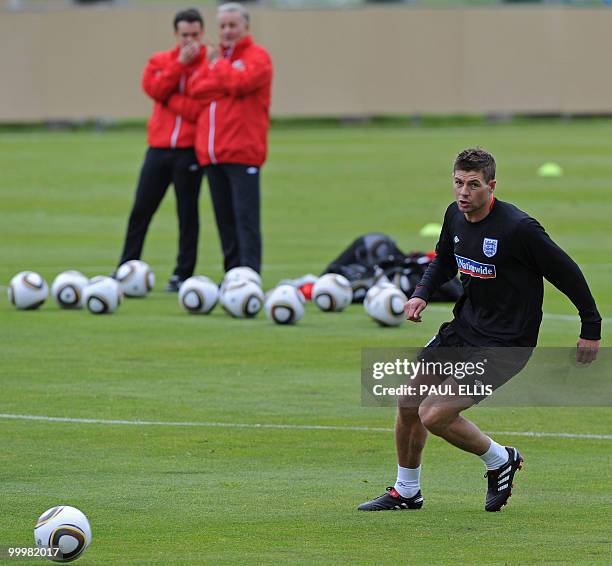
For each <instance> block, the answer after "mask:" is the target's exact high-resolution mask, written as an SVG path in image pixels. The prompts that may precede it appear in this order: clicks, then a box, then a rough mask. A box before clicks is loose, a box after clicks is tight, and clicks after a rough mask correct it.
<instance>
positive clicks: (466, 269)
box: [455, 254, 497, 279]
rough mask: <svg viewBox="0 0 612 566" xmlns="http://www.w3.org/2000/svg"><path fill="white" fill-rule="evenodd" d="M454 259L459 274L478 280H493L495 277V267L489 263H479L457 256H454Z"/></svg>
mask: <svg viewBox="0 0 612 566" xmlns="http://www.w3.org/2000/svg"><path fill="white" fill-rule="evenodd" d="M455 259H456V260H457V267H459V271H460V272H461V273H465V274H466V275H470V276H471V277H478V278H479V279H495V277H497V272H496V271H495V266H494V265H492V264H490V263H480V262H479V261H474V260H473V259H470V258H469V257H461V256H460V255H457V254H455Z"/></svg>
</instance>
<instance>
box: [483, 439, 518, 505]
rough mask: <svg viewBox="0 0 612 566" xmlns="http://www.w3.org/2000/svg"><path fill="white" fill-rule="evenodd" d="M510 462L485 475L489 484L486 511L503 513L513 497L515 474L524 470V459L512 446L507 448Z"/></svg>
mask: <svg viewBox="0 0 612 566" xmlns="http://www.w3.org/2000/svg"><path fill="white" fill-rule="evenodd" d="M506 450H507V451H508V461H507V462H506V463H505V464H504V465H503V466H502V467H501V468H498V469H497V470H488V471H487V473H486V474H485V478H487V480H488V483H489V489H488V490H487V499H486V502H485V511H501V508H502V507H503V506H504V505H506V503H508V499H509V497H510V496H511V495H512V488H513V487H514V486H513V484H512V480H513V479H514V474H516V472H517V471H518V470H520V469H522V468H523V461H524V460H523V457H522V456H521V455H520V454H519V451H518V450H517V449H516V448H513V447H512V446H506Z"/></svg>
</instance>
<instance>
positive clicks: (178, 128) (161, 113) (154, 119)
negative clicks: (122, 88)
mask: <svg viewBox="0 0 612 566" xmlns="http://www.w3.org/2000/svg"><path fill="white" fill-rule="evenodd" d="M179 51H180V48H179V47H178V46H177V47H175V48H174V49H172V50H170V51H162V52H160V53H155V55H153V56H152V57H151V58H150V59H149V62H148V64H147V66H146V67H145V70H144V73H143V75H142V89H143V90H144V91H145V92H146V93H147V94H148V95H149V96H150V97H151V98H152V99H153V100H154V101H155V106H154V107H153V114H152V116H151V119H150V120H149V123H148V124H147V128H148V138H147V141H148V144H149V145H150V146H151V147H159V148H175V147H193V146H194V145H195V137H196V125H195V123H194V122H193V121H191V122H190V121H189V120H188V119H186V117H184V116H182V115H181V114H180V113H176V112H174V111H173V110H172V109H171V108H170V107H169V106H168V105H167V102H168V100H169V98H170V97H171V95H173V94H175V93H176V94H179V95H180V94H184V93H185V92H186V89H187V82H188V81H189V79H190V77H191V76H192V75H193V73H194V71H195V70H196V69H197V68H199V67H200V65H202V62H203V61H205V60H206V48H205V47H202V48H201V49H200V54H199V55H198V57H197V58H196V59H195V60H194V61H192V62H191V63H190V64H189V65H183V64H182V63H179V61H178V54H179Z"/></svg>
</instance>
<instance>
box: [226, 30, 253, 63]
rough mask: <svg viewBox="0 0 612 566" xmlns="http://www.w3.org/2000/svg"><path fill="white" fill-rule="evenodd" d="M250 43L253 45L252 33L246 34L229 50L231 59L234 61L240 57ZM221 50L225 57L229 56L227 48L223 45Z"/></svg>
mask: <svg viewBox="0 0 612 566" xmlns="http://www.w3.org/2000/svg"><path fill="white" fill-rule="evenodd" d="M250 45H253V38H252V37H251V36H250V35H245V36H244V37H243V38H242V39H241V40H240V41H239V42H238V43H236V45H234V48H233V49H232V50H231V51H230V52H229V59H231V60H232V61H233V60H235V59H238V58H239V57H240V55H242V53H244V51H245V50H246V48H247V47H249V46H250ZM221 52H222V53H223V55H224V56H225V57H228V53H227V50H225V49H224V48H223V47H221Z"/></svg>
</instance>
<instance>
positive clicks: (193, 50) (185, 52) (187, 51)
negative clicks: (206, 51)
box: [178, 41, 200, 65]
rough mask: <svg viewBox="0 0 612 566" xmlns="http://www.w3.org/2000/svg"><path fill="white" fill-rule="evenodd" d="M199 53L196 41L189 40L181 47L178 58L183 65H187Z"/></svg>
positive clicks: (198, 45)
mask: <svg viewBox="0 0 612 566" xmlns="http://www.w3.org/2000/svg"><path fill="white" fill-rule="evenodd" d="M199 53H200V44H199V43H198V42H197V41H190V42H189V43H188V44H187V45H184V46H183V47H181V50H180V51H179V56H178V60H179V63H182V64H183V65H189V63H191V62H192V61H193V60H194V59H195V58H196V57H197V56H198V54H199Z"/></svg>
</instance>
